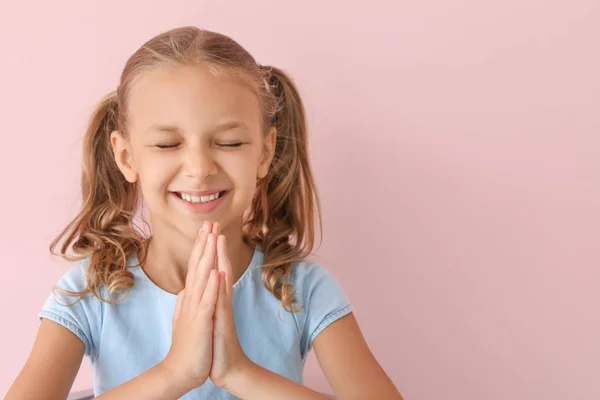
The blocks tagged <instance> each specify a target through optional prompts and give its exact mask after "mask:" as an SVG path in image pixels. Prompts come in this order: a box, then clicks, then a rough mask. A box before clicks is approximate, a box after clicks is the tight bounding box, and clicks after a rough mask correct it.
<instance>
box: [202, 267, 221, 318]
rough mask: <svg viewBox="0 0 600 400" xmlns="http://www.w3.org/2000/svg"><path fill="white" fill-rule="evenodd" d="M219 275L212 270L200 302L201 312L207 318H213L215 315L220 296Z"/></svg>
mask: <svg viewBox="0 0 600 400" xmlns="http://www.w3.org/2000/svg"><path fill="white" fill-rule="evenodd" d="M219 286H220V285H219V274H218V273H217V271H215V270H211V271H210V274H209V276H208V281H207V282H206V288H205V290H204V293H202V300H200V310H201V314H203V315H202V316H203V317H205V318H208V317H211V316H212V315H214V313H215V306H216V303H217V297H218V296H219Z"/></svg>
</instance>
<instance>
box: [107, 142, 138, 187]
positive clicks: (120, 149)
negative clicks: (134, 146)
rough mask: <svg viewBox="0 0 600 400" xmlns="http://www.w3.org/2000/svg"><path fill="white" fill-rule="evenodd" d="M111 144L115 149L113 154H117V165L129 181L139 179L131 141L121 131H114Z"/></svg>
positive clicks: (132, 181)
mask: <svg viewBox="0 0 600 400" xmlns="http://www.w3.org/2000/svg"><path fill="white" fill-rule="evenodd" d="M110 144H111V146H112V149H113V155H114V156H115V161H116V163H117V166H118V167H119V169H120V170H121V173H122V174H123V176H124V177H125V179H126V180H127V182H129V183H134V182H136V181H137V179H138V174H137V172H136V170H135V165H134V163H133V157H132V154H131V149H130V146H129V142H127V140H126V139H125V138H124V137H123V135H122V134H121V132H119V131H114V132H112V133H111V134H110Z"/></svg>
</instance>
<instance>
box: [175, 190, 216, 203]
mask: <svg viewBox="0 0 600 400" xmlns="http://www.w3.org/2000/svg"><path fill="white" fill-rule="evenodd" d="M173 193H174V194H175V195H176V196H177V197H179V198H180V199H182V200H185V201H187V202H188V203H192V204H206V203H210V202H211V201H215V200H217V199H219V198H221V197H223V196H224V195H225V193H227V191H226V190H225V191H222V192H217V193H213V194H210V195H205V196H192V195H190V194H187V193H181V192H173Z"/></svg>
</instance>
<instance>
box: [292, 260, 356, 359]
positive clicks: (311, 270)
mask: <svg viewBox="0 0 600 400" xmlns="http://www.w3.org/2000/svg"><path fill="white" fill-rule="evenodd" d="M290 275H291V283H292V285H293V289H294V291H295V292H294V293H295V295H296V303H295V305H296V306H299V307H301V308H300V311H298V312H297V313H296V315H297V316H298V317H299V320H300V322H301V329H302V338H301V350H302V354H303V356H305V355H306V353H308V352H309V351H310V350H311V349H312V344H313V341H314V340H315V338H316V337H317V336H318V335H319V334H320V333H321V332H322V331H323V330H324V329H325V328H327V327H328V326H329V325H331V324H332V323H334V322H335V321H337V320H339V319H340V318H342V317H344V316H345V315H347V314H349V313H351V312H352V311H353V306H352V302H351V301H350V298H349V296H348V295H347V293H346V292H345V290H344V289H343V288H342V286H341V284H340V283H339V282H338V280H337V279H336V278H335V277H334V275H333V274H332V273H331V272H330V271H328V270H327V268H325V267H324V266H323V265H322V264H320V263H317V262H315V261H313V260H310V259H305V260H303V261H300V262H295V263H293V264H292V270H291V274H290Z"/></svg>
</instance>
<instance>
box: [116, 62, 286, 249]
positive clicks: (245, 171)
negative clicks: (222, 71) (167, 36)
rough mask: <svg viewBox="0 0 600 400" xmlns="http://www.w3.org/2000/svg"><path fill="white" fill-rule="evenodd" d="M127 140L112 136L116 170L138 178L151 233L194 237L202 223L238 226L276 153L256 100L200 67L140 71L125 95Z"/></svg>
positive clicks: (229, 80) (245, 90)
mask: <svg viewBox="0 0 600 400" xmlns="http://www.w3.org/2000/svg"><path fill="white" fill-rule="evenodd" d="M130 93H131V94H130V98H129V99H128V100H129V103H128V104H129V110H128V115H127V118H128V131H129V137H128V138H127V140H125V139H124V138H123V136H122V135H121V134H120V133H119V132H113V134H112V136H111V142H112V145H113V148H114V150H115V159H116V161H117V164H118V165H119V168H120V169H121V171H122V172H123V174H124V175H125V178H126V179H127V180H128V181H130V182H135V181H136V180H139V183H140V186H141V190H142V195H143V198H144V201H145V202H146V204H147V205H148V208H149V210H150V216H151V221H152V227H153V230H154V231H155V232H156V229H158V228H159V226H160V229H165V228H166V229H176V230H179V231H181V232H182V233H183V234H185V235H186V236H188V237H190V238H195V237H196V235H197V233H198V230H199V229H200V227H201V225H202V223H203V221H204V220H210V221H213V222H217V221H218V222H220V223H221V226H222V228H223V230H224V231H226V230H227V227H228V226H239V228H240V229H241V221H242V216H243V214H244V211H245V210H246V209H247V208H248V207H249V206H250V204H251V202H252V198H253V196H254V191H255V189H256V180H257V178H263V177H264V176H265V175H266V174H267V171H268V167H269V164H270V162H271V159H272V157H273V154H274V150H275V129H274V128H272V129H271V130H270V131H269V132H268V133H267V135H266V136H265V135H264V134H263V131H262V124H261V121H262V116H261V112H260V108H259V103H258V98H257V97H256V95H255V94H254V93H253V92H252V91H251V90H250V89H248V88H247V87H245V86H243V85H242V84H240V83H237V82H235V81H234V80H233V79H232V78H229V77H225V76H222V77H216V76H214V75H212V74H211V73H210V72H209V71H208V70H207V69H205V68H202V67H178V68H171V69H163V70H157V71H152V72H148V73H145V74H144V75H142V76H141V77H140V78H139V79H138V80H137V81H136V82H135V84H134V87H133V90H132V91H131V92H130Z"/></svg>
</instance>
